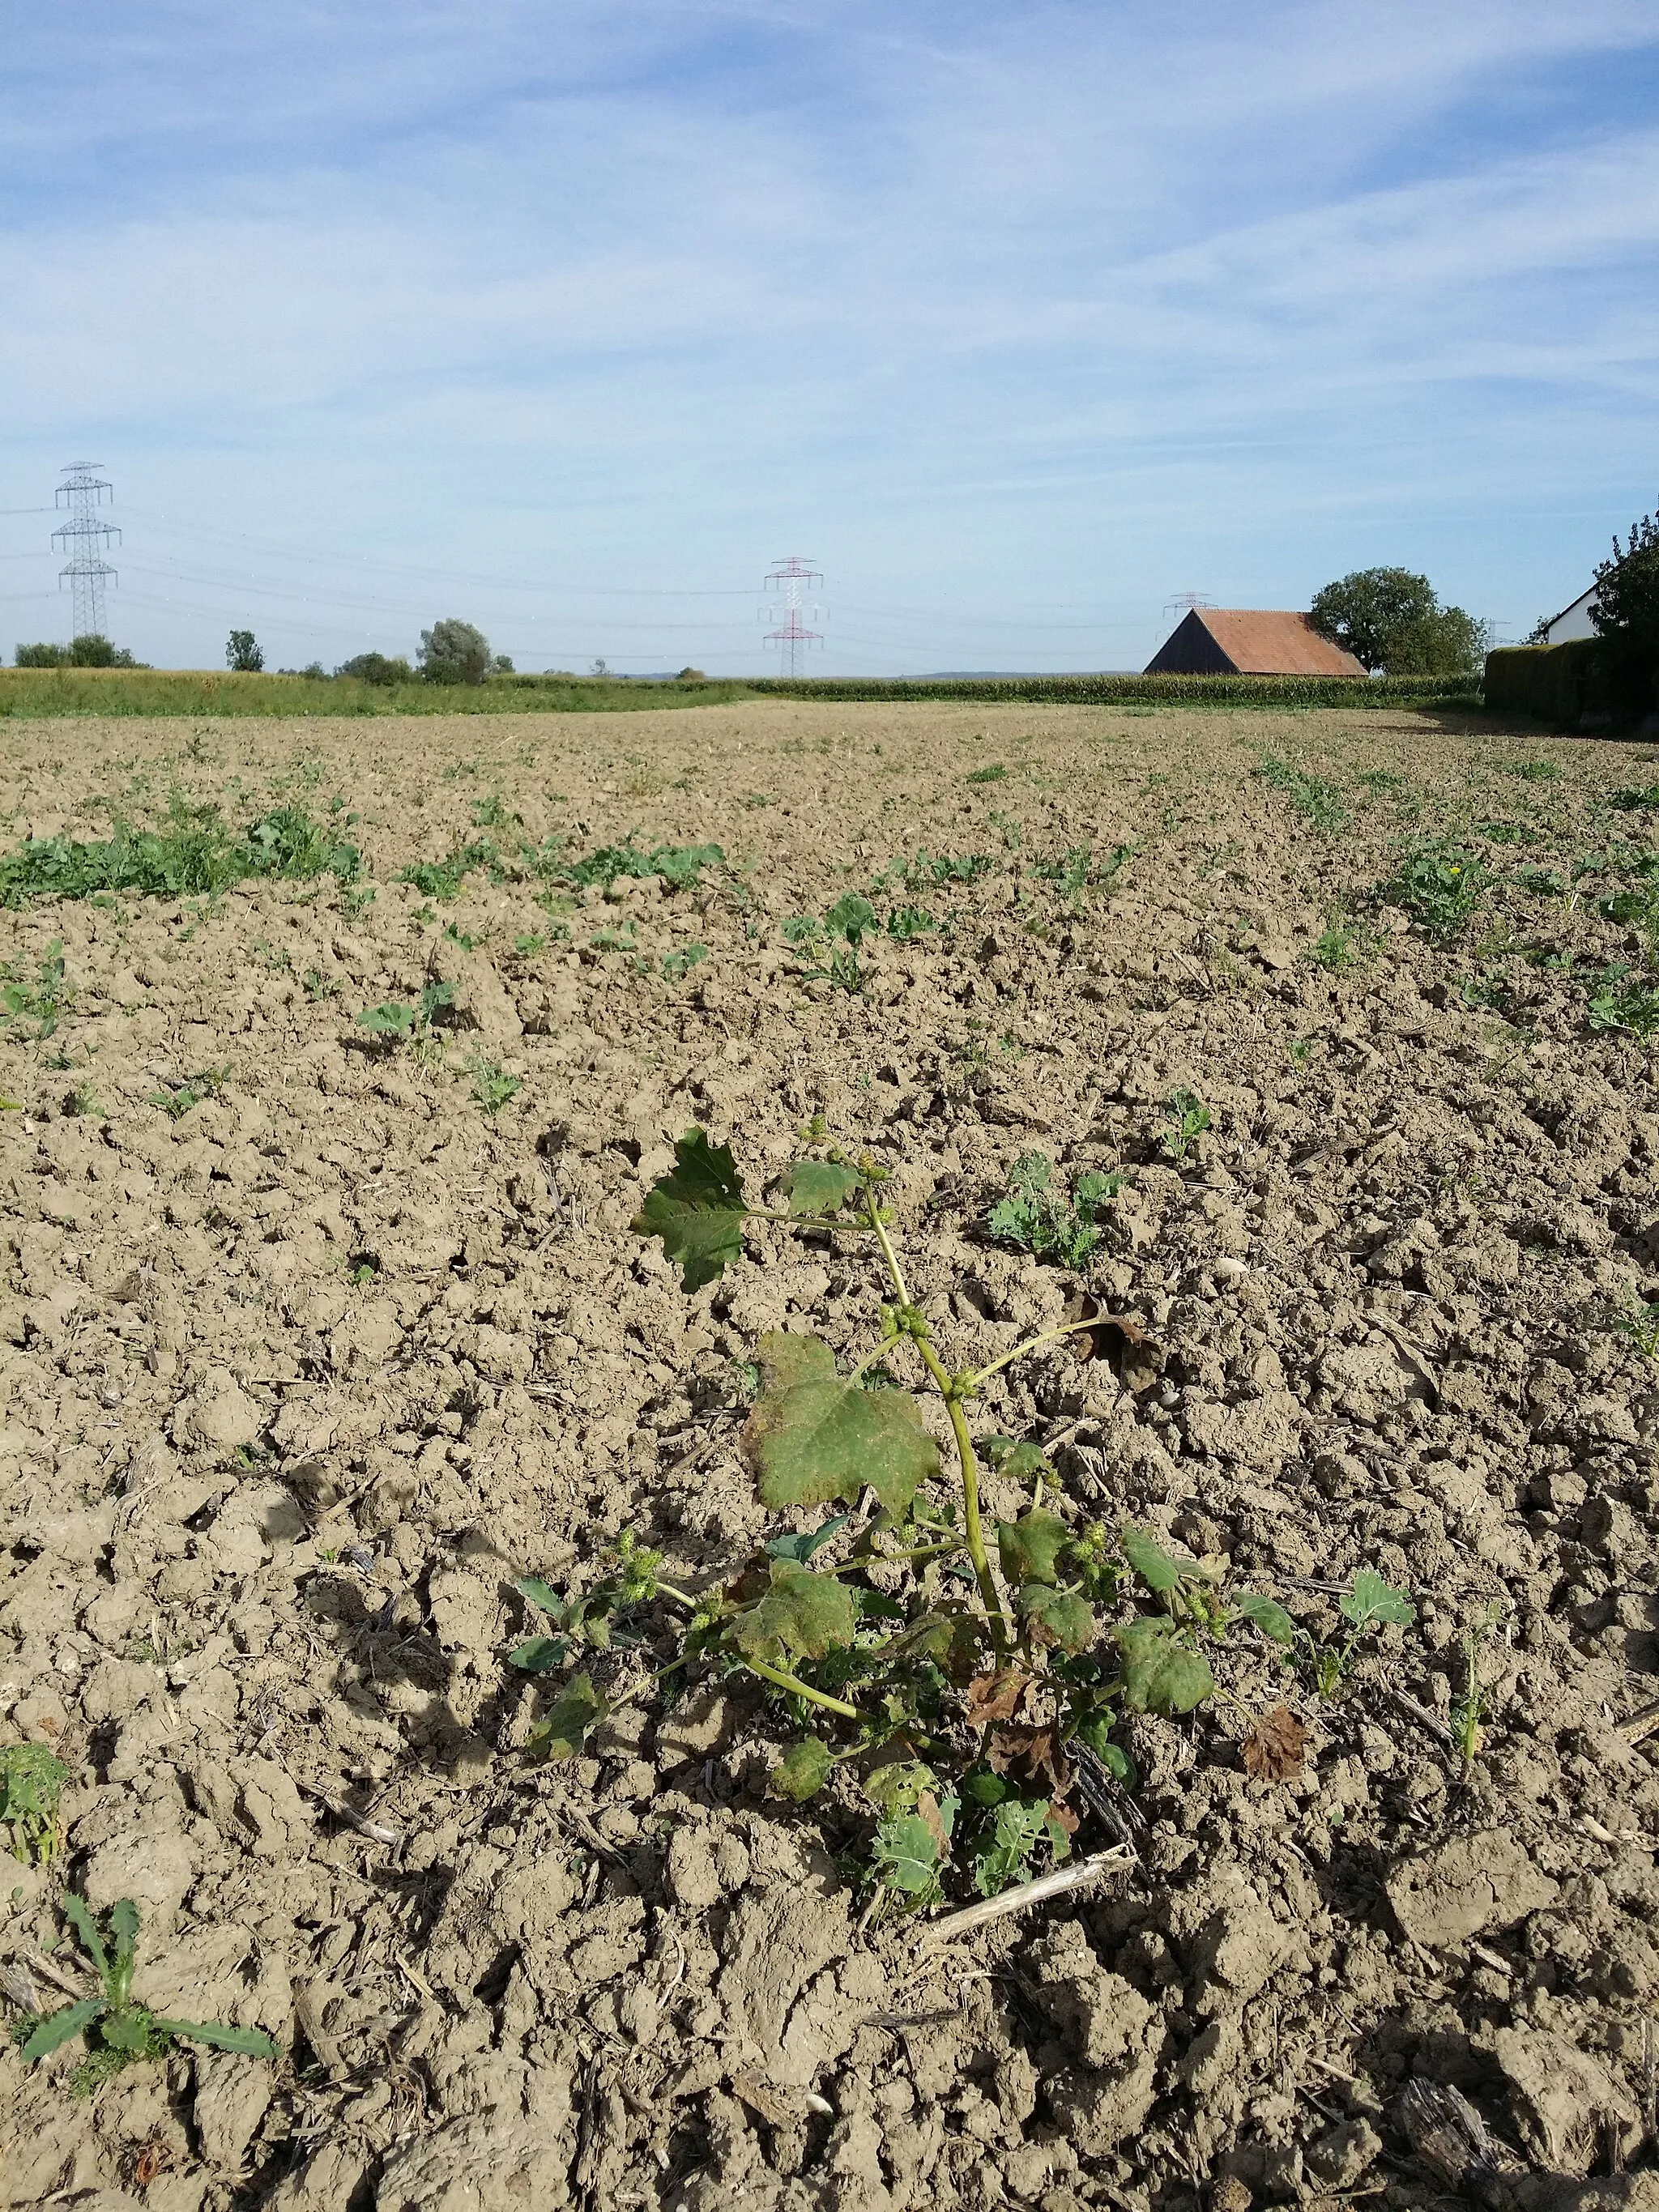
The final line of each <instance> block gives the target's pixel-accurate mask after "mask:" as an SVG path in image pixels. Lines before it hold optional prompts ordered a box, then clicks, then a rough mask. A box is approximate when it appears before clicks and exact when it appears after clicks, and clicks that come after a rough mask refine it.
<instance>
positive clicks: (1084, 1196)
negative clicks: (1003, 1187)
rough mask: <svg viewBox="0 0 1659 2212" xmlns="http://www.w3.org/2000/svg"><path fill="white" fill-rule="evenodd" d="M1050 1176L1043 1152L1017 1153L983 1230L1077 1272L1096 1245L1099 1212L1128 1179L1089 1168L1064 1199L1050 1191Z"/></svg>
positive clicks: (1051, 1166)
mask: <svg viewBox="0 0 1659 2212" xmlns="http://www.w3.org/2000/svg"><path fill="white" fill-rule="evenodd" d="M1125 1182H1127V1176H1123V1175H1121V1174H1118V1173H1115V1172H1114V1173H1107V1172H1106V1171H1104V1170H1102V1169H1099V1168H1091V1169H1089V1170H1086V1171H1085V1173H1084V1174H1082V1175H1080V1176H1079V1177H1078V1178H1077V1180H1076V1182H1074V1183H1073V1186H1072V1188H1071V1192H1070V1194H1069V1195H1067V1194H1066V1191H1065V1190H1064V1189H1063V1188H1055V1186H1054V1162H1053V1161H1052V1160H1051V1159H1050V1158H1048V1154H1047V1153H1046V1152H1022V1153H1021V1155H1020V1157H1019V1158H1018V1159H1017V1160H1016V1161H1015V1162H1014V1164H1013V1165H1012V1168H1010V1169H1009V1170H1008V1192H1007V1195H1006V1197H1004V1198H1000V1199H999V1200H997V1202H996V1204H995V1205H994V1206H993V1207H992V1208H991V1210H990V1212H989V1213H987V1216H986V1217H985V1225H986V1227H987V1230H988V1231H990V1233H991V1235H992V1236H993V1237H995V1238H996V1239H997V1241H998V1242H999V1243H1003V1244H1013V1245H1016V1246H1018V1249H1020V1250H1021V1251H1024V1252H1030V1254H1032V1255H1033V1256H1034V1257H1035V1258H1036V1259H1039V1260H1048V1259H1054V1260H1058V1261H1060V1264H1061V1266H1062V1267H1081V1266H1082V1265H1083V1263H1084V1261H1085V1260H1086V1259H1087V1258H1088V1256H1089V1255H1090V1254H1091V1252H1092V1251H1093V1250H1094V1249H1095V1247H1096V1246H1097V1244H1098V1243H1099V1242H1100V1236H1101V1232H1100V1230H1099V1228H1098V1226H1097V1223H1096V1215H1097V1212H1098V1210H1099V1208H1100V1207H1101V1206H1105V1205H1107V1204H1109V1202H1110V1200H1113V1199H1115V1197H1116V1196H1117V1194H1118V1193H1119V1192H1120V1191H1121V1189H1122V1188H1123V1186H1124V1184H1125Z"/></svg>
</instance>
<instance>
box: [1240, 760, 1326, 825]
mask: <svg viewBox="0 0 1659 2212" xmlns="http://www.w3.org/2000/svg"><path fill="white" fill-rule="evenodd" d="M1255 772H1256V774H1257V775H1259V776H1260V777H1261V781H1263V782H1264V783H1266V784H1269V785H1271V786H1272V787H1273V790H1275V791H1280V792H1283V793H1284V794H1285V798H1286V799H1289V800H1290V802H1291V805H1292V806H1293V807H1294V808H1295V809H1296V811H1297V813H1298V814H1299V815H1300V816H1301V817H1302V818H1303V820H1304V822H1306V823H1310V825H1311V826H1312V827H1313V828H1314V829H1322V830H1325V831H1327V832H1329V831H1333V830H1337V829H1346V828H1347V826H1348V821H1349V815H1348V809H1347V806H1346V803H1345V802H1344V800H1343V797H1342V793H1340V791H1339V790H1338V788H1337V787H1336V786H1335V784H1334V783H1328V782H1327V781H1325V780H1324V778H1323V777H1322V776H1317V775H1309V774H1308V772H1307V770H1306V769H1299V768H1297V767H1296V766H1295V765H1294V763H1291V762H1290V761H1284V760H1279V759H1276V758H1275V757H1273V755H1272V754H1271V753H1268V754H1266V755H1264V756H1263V757H1262V759H1261V763H1260V764H1259V765H1258V767H1257V769H1256V771H1255Z"/></svg>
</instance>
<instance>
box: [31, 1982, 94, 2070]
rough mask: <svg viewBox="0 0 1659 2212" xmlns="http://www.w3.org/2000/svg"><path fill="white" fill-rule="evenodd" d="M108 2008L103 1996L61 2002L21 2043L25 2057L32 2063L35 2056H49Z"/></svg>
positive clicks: (81, 2031) (90, 2024)
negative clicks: (65, 2002)
mask: <svg viewBox="0 0 1659 2212" xmlns="http://www.w3.org/2000/svg"><path fill="white" fill-rule="evenodd" d="M108 2009H109V2008H108V2006H107V2005H106V2003H105V2002H104V2000H103V1999H102V1997H82V1999H81V2000H80V2002H78V2003H76V2004H67V2005H64V2006H61V2007H60V2008H59V2009H58V2011H57V2012H49V2013H48V2014H47V2015H46V2018H45V2019H44V2020H43V2021H41V2023H40V2026H39V2027H37V2028H36V2029H35V2030H34V2031H33V2033H32V2034H31V2035H30V2036H29V2038H28V2039H27V2042H26V2043H25V2044H24V2045H23V2056H24V2057H25V2058H27V2059H28V2060H29V2061H31V2063H32V2062H33V2060H35V2059H37V2058H49V2057H51V2056H52V2052H53V2051H56V2050H58V2048H59V2046H60V2045H63V2044H65V2043H67V2042H68V2041H69V2040H70V2038H71V2037H72V2036H76V2035H80V2034H82V2033H84V2031H85V2030H86V2029H87V2028H88V2027H91V2026H92V2023H93V2022H94V2021H95V2020H96V2019H97V2018H98V2017H99V2015H100V2014H102V2013H105V2012H107V2011H108Z"/></svg>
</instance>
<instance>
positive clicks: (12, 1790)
mask: <svg viewBox="0 0 1659 2212" xmlns="http://www.w3.org/2000/svg"><path fill="white" fill-rule="evenodd" d="M68 1779H69V1769H68V1767H67V1766H65V1765H64V1762H63V1760H62V1759H58V1758H56V1757H55V1756H54V1755H53V1753H52V1751H51V1750H50V1749H49V1747H47V1746H46V1744H44V1743H9V1744H7V1745H6V1747H4V1749H3V1750H0V1828H4V1829H5V1830H6V1831H7V1832H8V1834H9V1839H10V1840H9V1849H10V1851H11V1855H12V1857H14V1858H16V1859H21V1861H22V1862H23V1864H24V1865H25V1866H45V1865H46V1863H48V1862H49V1861H50V1860H51V1859H52V1858H53V1857H56V1855H57V1851H58V1844H59V1842H60V1840H61V1838H60V1837H59V1835H58V1797H59V1796H60V1795H61V1793H62V1790H63V1787H64V1783H65V1782H66V1781H67V1780H68Z"/></svg>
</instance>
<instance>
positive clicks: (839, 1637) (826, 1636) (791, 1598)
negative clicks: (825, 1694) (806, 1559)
mask: <svg viewBox="0 0 1659 2212" xmlns="http://www.w3.org/2000/svg"><path fill="white" fill-rule="evenodd" d="M771 1576H772V1586H771V1588H770V1589H769V1590H768V1591H767V1593H766V1595H765V1596H764V1597H763V1598H762V1599H761V1600H760V1601H759V1603H758V1604H757V1605H753V1606H750V1607H749V1608H748V1610H747V1611H746V1612H744V1613H738V1616H737V1617H736V1619H735V1620H733V1621H732V1626H731V1632H730V1633H731V1637H732V1643H733V1644H736V1646H737V1648H738V1650H739V1651H741V1652H743V1653H744V1654H745V1655H746V1656H748V1657H749V1658H750V1659H765V1660H769V1661H771V1662H773V1663H775V1662H777V1661H778V1660H780V1659H790V1658H794V1659H822V1658H823V1655H824V1653H825V1652H826V1651H829V1650H836V1649H837V1648H844V1647H845V1646H846V1645H848V1644H850V1643H851V1642H852V1640H853V1629H854V1623H855V1622H856V1620H857V1618H858V1614H857V1609H856V1607H854V1602H853V1593H852V1592H851V1590H849V1589H848V1588H847V1586H846V1584H845V1583H841V1582H837V1581H836V1577H834V1576H833V1575H815V1574H814V1573H813V1572H812V1571H811V1568H810V1567H803V1566H801V1565H799V1562H798V1561H796V1560H794V1559H774V1560H773V1561H772V1563H771Z"/></svg>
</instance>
